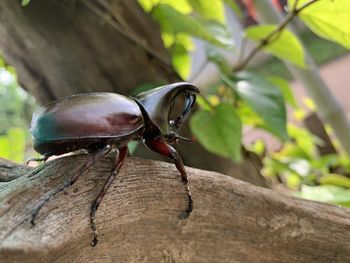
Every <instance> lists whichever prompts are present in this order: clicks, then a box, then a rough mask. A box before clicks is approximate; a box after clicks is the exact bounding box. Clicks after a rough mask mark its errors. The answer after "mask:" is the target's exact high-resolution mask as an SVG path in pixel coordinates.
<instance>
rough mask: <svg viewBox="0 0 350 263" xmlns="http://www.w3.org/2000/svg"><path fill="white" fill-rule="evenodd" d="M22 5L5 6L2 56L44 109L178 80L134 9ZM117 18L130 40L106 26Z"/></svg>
mask: <svg viewBox="0 0 350 263" xmlns="http://www.w3.org/2000/svg"><path fill="white" fill-rule="evenodd" d="M20 2H21V1H19V0H16V1H13V0H4V1H0V49H1V53H2V55H3V56H4V58H5V59H6V61H7V62H8V63H9V64H11V65H12V66H14V67H15V68H16V69H17V72H18V76H19V81H20V83H21V85H22V86H23V87H24V88H25V89H27V90H28V91H30V92H31V93H32V94H33V95H34V96H35V97H36V98H37V99H38V100H39V101H40V102H41V103H47V102H49V101H51V100H54V99H57V98H60V97H64V96H67V95H70V94H74V93H79V92H91V91H111V92H112V91H114V92H119V93H122V94H129V93H130V91H131V90H132V89H133V88H136V87H137V86H139V85H141V84H144V83H147V82H167V81H169V80H173V81H174V80H175V79H179V78H178V77H177V75H176V73H175V71H174V70H173V69H172V67H171V66H170V60H169V58H168V55H167V53H166V50H165V48H164V46H163V44H162V41H161V38H160V33H159V28H158V26H157V24H156V23H154V22H153V21H152V20H151V19H149V17H148V16H147V15H146V14H145V13H144V12H143V11H142V9H141V8H140V7H139V6H138V5H137V3H136V1H127V0H122V1H105V0H104V1H100V0H93V1H81V0H80V1H52V0H51V1H47V0H32V1H30V3H29V4H28V5H27V6H25V7H22V6H21V5H20ZM101 2H103V3H105V5H107V6H108V7H109V9H108V10H106V7H104V6H101V4H100V3H101ZM96 12H101V15H97V14H96ZM99 14H100V13H99ZM111 14H115V16H112V15H111ZM114 17H118V18H119V20H120V21H122V22H120V23H125V24H127V28H125V27H126V26H124V28H122V26H121V25H119V24H118V23H117V22H114V23H116V24H117V25H118V26H119V27H120V28H122V29H123V32H124V34H122V33H121V32H119V31H118V30H117V29H116V28H115V27H113V26H111V24H110V23H109V22H108V21H112V22H113V21H115V18H114ZM127 30H128V31H127ZM129 32H132V33H129ZM125 34H126V35H125ZM132 34H135V35H137V36H138V41H140V43H137V42H135V41H133V40H132ZM128 36H129V37H128ZM143 42H145V43H147V44H146V45H147V48H148V49H151V50H156V51H155V52H156V54H157V55H158V56H159V57H161V58H162V61H159V60H158V59H156V58H155V57H154V56H153V54H152V53H150V52H148V51H147V50H145V48H143V47H142V45H143V44H142V43H143Z"/></svg>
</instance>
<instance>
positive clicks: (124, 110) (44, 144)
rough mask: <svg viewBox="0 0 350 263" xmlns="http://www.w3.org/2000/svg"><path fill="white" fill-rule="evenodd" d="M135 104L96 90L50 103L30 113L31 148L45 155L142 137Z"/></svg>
mask: <svg viewBox="0 0 350 263" xmlns="http://www.w3.org/2000/svg"><path fill="white" fill-rule="evenodd" d="M143 124H144V122H143V116H142V113H141V110H140V108H139V106H138V105H137V103H136V102H135V101H133V100H132V99H129V98H127V97H124V96H122V95H118V94H114V93H107V92H103V93H100V92H96V93H84V94H78V95H73V96H69V97H66V98H63V99H61V100H58V101H54V102H51V103H50V104H48V105H46V106H45V107H43V108H42V109H40V110H39V111H38V112H37V113H35V114H34V115H33V120H32V123H31V132H32V134H33V136H34V149H35V150H36V151H37V152H39V153H41V154H44V155H53V154H58V153H59V154H62V153H65V152H70V151H73V150H78V149H89V148H98V147H100V146H99V144H105V142H106V141H107V140H112V141H114V142H115V143H116V144H125V143H127V142H128V141H130V140H132V139H134V138H137V137H139V136H141V134H142V130H143Z"/></svg>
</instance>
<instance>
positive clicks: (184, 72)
mask: <svg viewBox="0 0 350 263" xmlns="http://www.w3.org/2000/svg"><path fill="white" fill-rule="evenodd" d="M170 54H171V62H172V64H173V66H174V68H175V69H176V71H177V72H178V73H179V74H180V76H181V77H182V78H183V79H186V78H187V76H188V74H189V72H190V69H191V57H190V55H189V53H188V52H187V50H186V48H185V47H184V46H183V45H180V44H175V45H173V46H171V48H170Z"/></svg>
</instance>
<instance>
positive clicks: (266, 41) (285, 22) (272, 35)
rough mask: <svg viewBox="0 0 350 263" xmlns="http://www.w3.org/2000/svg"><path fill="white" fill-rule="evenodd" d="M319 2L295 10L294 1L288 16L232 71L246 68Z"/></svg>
mask: <svg viewBox="0 0 350 263" xmlns="http://www.w3.org/2000/svg"><path fill="white" fill-rule="evenodd" d="M318 1H319V0H311V1H309V2H306V3H305V4H303V5H302V6H300V7H299V8H297V3H298V0H296V1H295V4H294V6H293V9H292V10H291V11H289V12H288V14H287V15H286V16H285V17H284V19H283V20H282V21H281V22H280V23H279V24H278V25H277V27H276V29H275V30H273V31H272V32H271V33H270V34H268V35H267V36H266V37H264V38H263V39H261V41H260V43H259V44H258V45H257V46H255V47H254V48H253V49H252V51H251V52H250V53H249V54H248V55H247V57H246V58H245V59H244V60H243V61H241V62H239V63H238V64H237V65H235V66H234V67H233V71H234V72H237V71H240V70H242V69H244V68H246V67H247V66H248V64H249V63H250V61H251V60H252V59H253V58H254V57H255V55H256V54H257V53H258V52H259V51H261V50H262V49H263V48H264V47H266V46H268V45H269V44H271V43H272V42H274V41H276V40H277V39H278V37H279V35H280V34H281V33H282V31H283V30H284V29H285V28H286V27H287V26H288V24H289V23H290V22H291V21H292V20H293V18H295V17H296V16H297V15H298V14H299V13H300V12H301V11H302V10H304V9H305V8H307V7H308V6H310V5H312V4H314V3H316V2H318Z"/></svg>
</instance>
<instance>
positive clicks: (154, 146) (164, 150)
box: [145, 138, 193, 219]
mask: <svg viewBox="0 0 350 263" xmlns="http://www.w3.org/2000/svg"><path fill="white" fill-rule="evenodd" d="M145 144H146V145H147V147H148V148H150V149H151V150H152V151H155V152H157V153H159V154H161V155H164V156H166V157H168V158H170V159H172V160H173V161H174V163H175V166H176V168H177V170H178V171H179V172H180V174H181V179H182V182H183V183H184V185H185V186H186V192H187V195H188V206H187V209H186V211H185V212H183V213H182V214H181V215H180V219H186V218H187V217H188V216H189V215H190V213H191V212H192V210H193V200H192V194H191V189H190V186H189V182H188V177H187V172H186V169H185V166H184V164H183V162H182V159H181V157H180V155H179V153H178V152H177V151H176V150H175V149H174V148H173V147H172V146H170V145H169V144H167V143H166V142H164V141H163V140H162V139H159V138H158V139H151V140H146V141H145Z"/></svg>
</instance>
